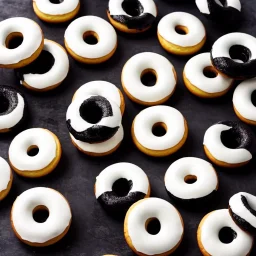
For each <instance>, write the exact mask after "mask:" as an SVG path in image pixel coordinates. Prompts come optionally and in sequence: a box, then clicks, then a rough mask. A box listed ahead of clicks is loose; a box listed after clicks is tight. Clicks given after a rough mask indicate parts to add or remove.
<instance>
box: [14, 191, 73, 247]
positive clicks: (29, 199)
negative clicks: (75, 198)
mask: <svg viewBox="0 0 256 256" xmlns="http://www.w3.org/2000/svg"><path fill="white" fill-rule="evenodd" d="M41 210H44V211H47V212H48V214H49V217H48V218H47V219H46V220H45V221H44V222H42V223H39V222H37V221H36V220H35V219H34V218H33V214H34V213H35V212H37V211H41ZM71 219H72V214H71V209H70V206H69V203H68V201H67V199H66V198H65V197H64V196H63V195H62V194H61V193H59V192H58V191H56V190H54V189H51V188H44V187H36V188H31V189H28V190H26V191H25V192H23V193H22V194H21V195H19V196H18V197H17V199H16V200H15V202H14V203H13V206H12V210H11V225H12V229H13V231H14V233H15V235H16V236H17V237H18V238H19V239H20V240H21V241H22V242H23V243H25V244H28V245H30V246H36V247H44V246H48V245H52V244H54V243H56V242H58V241H59V240H60V239H62V238H63V237H64V236H65V235H66V233H67V232H68V230H69V227H70V225H71Z"/></svg>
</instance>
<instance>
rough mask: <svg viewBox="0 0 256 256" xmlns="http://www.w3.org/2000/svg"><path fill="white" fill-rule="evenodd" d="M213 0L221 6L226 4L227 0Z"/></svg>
mask: <svg viewBox="0 0 256 256" xmlns="http://www.w3.org/2000/svg"><path fill="white" fill-rule="evenodd" d="M215 2H216V3H217V4H219V5H221V6H222V7H224V6H227V0H215Z"/></svg>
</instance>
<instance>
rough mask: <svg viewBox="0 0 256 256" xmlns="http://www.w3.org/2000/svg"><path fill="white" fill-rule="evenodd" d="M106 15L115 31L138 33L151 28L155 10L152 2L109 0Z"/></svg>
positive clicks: (155, 13) (142, 0) (143, 0)
mask: <svg viewBox="0 0 256 256" xmlns="http://www.w3.org/2000/svg"><path fill="white" fill-rule="evenodd" d="M107 14H108V18H109V20H110V22H111V24H112V25H113V26H114V27H115V28H116V29H118V30H120V31H122V32H125V33H140V32H144V31H146V30H148V29H149V28H150V27H151V26H152V24H153V22H154V21H155V19H156V16H157V8H156V5H155V3H154V1H153V0H109V3H108V11H107Z"/></svg>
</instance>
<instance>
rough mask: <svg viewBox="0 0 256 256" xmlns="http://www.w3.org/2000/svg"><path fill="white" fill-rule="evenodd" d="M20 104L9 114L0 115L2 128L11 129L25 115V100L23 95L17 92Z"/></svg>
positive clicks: (0, 126) (0, 128) (0, 127)
mask: <svg viewBox="0 0 256 256" xmlns="http://www.w3.org/2000/svg"><path fill="white" fill-rule="evenodd" d="M17 96H18V105H17V106H16V108H15V109H14V110H13V111H12V112H10V113H9V114H7V115H2V116H0V130H3V129H10V128H12V127H14V126H15V125H16V124H18V123H19V122H20V120H21V119H22V117H23V115H24V107H25V102H24V99H23V97H22V96H21V95H20V94H19V93H17Z"/></svg>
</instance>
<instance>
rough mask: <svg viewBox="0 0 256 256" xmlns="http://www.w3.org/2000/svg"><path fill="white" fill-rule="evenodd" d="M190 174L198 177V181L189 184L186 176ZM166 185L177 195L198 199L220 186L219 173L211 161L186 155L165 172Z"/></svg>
mask: <svg viewBox="0 0 256 256" xmlns="http://www.w3.org/2000/svg"><path fill="white" fill-rule="evenodd" d="M188 175H194V176H196V177H197V181H196V182H195V183H193V184H188V183H186V182H185V181H184V178H185V177H186V176H188ZM164 180H165V187H166V189H167V190H168V191H169V192H170V193H171V194H172V195H174V196H175V197H178V198H181V199H197V198H201V197H204V196H207V195H209V194H211V193H212V192H213V191H214V190H217V187H218V177H217V174H216V172H215V170H214V168H213V167H212V165H211V164H210V163H208V162H207V161H205V160H203V159H200V158H195V157H184V158H181V159H179V160H177V161H175V162H174V163H173V164H171V166H170V167H169V168H168V170H167V172H166V174H165V178H164Z"/></svg>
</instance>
